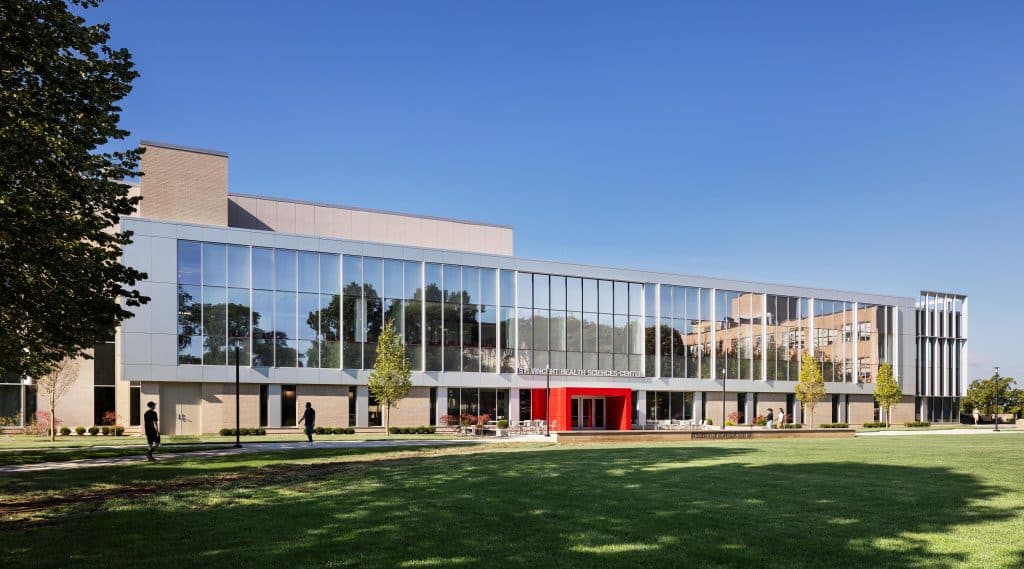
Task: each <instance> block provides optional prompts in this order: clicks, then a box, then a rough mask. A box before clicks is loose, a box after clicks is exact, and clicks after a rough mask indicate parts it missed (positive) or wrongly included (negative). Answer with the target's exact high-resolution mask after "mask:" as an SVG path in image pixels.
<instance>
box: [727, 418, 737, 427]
mask: <svg viewBox="0 0 1024 569" xmlns="http://www.w3.org/2000/svg"><path fill="white" fill-rule="evenodd" d="M725 426H726V427H735V426H736V423H734V422H733V421H732V420H731V419H726V421H725Z"/></svg>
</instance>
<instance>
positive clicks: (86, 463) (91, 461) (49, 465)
mask: <svg viewBox="0 0 1024 569" xmlns="http://www.w3.org/2000/svg"><path fill="white" fill-rule="evenodd" d="M506 440H508V439H506ZM480 442H483V441H481V440H453V439H444V440H434V441H430V440H427V441H424V440H396V441H322V442H316V443H313V444H312V445H311V444H309V443H306V442H289V443H246V444H245V445H243V446H242V448H235V447H233V446H227V445H225V446H224V448H218V449H211V450H199V451H193V452H188V451H183V452H168V453H157V455H156V458H157V462H168V461H173V460H180V459H186V458H188V459H193V458H217V457H223V456H234V455H238V454H248V453H254V452H268V451H280V450H309V449H314V450H315V449H358V448H379V447H429V446H451V445H466V444H478V443H480ZM120 448H123V447H120ZM140 462H146V456H145V447H141V448H139V454H138V455H137V456H116V457H110V458H83V459H79V460H68V461H59V462H38V463H35V464H12V465H6V466H0V476H3V475H5V474H24V473H29V472H45V471H54V470H76V469H80V468H94V467H98V466H116V465H119V464H138V463H140Z"/></svg>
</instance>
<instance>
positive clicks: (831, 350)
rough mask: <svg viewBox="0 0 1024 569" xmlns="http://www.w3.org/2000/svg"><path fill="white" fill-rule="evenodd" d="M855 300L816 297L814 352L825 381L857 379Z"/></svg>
mask: <svg viewBox="0 0 1024 569" xmlns="http://www.w3.org/2000/svg"><path fill="white" fill-rule="evenodd" d="M855 321H856V318H855V312H854V310H853V303H852V302H844V301H841V300H825V299H814V354H815V357H816V359H817V360H818V363H819V365H820V366H821V374H822V376H824V378H825V381H839V382H849V381H853V338H854V332H853V330H854V322H855Z"/></svg>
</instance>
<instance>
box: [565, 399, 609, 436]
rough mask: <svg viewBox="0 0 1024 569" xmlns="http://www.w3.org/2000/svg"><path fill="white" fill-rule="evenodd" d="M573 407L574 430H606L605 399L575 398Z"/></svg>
mask: <svg viewBox="0 0 1024 569" xmlns="http://www.w3.org/2000/svg"><path fill="white" fill-rule="evenodd" d="M571 407H572V409H571V411H572V428H573V430H583V429H603V428H605V423H604V408H605V402H604V397H573V398H572V405H571Z"/></svg>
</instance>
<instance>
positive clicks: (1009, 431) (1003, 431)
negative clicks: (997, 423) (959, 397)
mask: <svg viewBox="0 0 1024 569" xmlns="http://www.w3.org/2000/svg"><path fill="white" fill-rule="evenodd" d="M1020 433H1024V429H1015V428H1013V427H1010V428H1006V427H1002V428H1000V429H999V431H998V432H996V431H994V430H992V427H990V426H985V427H978V428H976V429H921V430H919V431H918V430H911V429H908V430H906V431H873V432H860V433H857V436H858V437H904V436H920V435H1013V434H1020Z"/></svg>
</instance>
